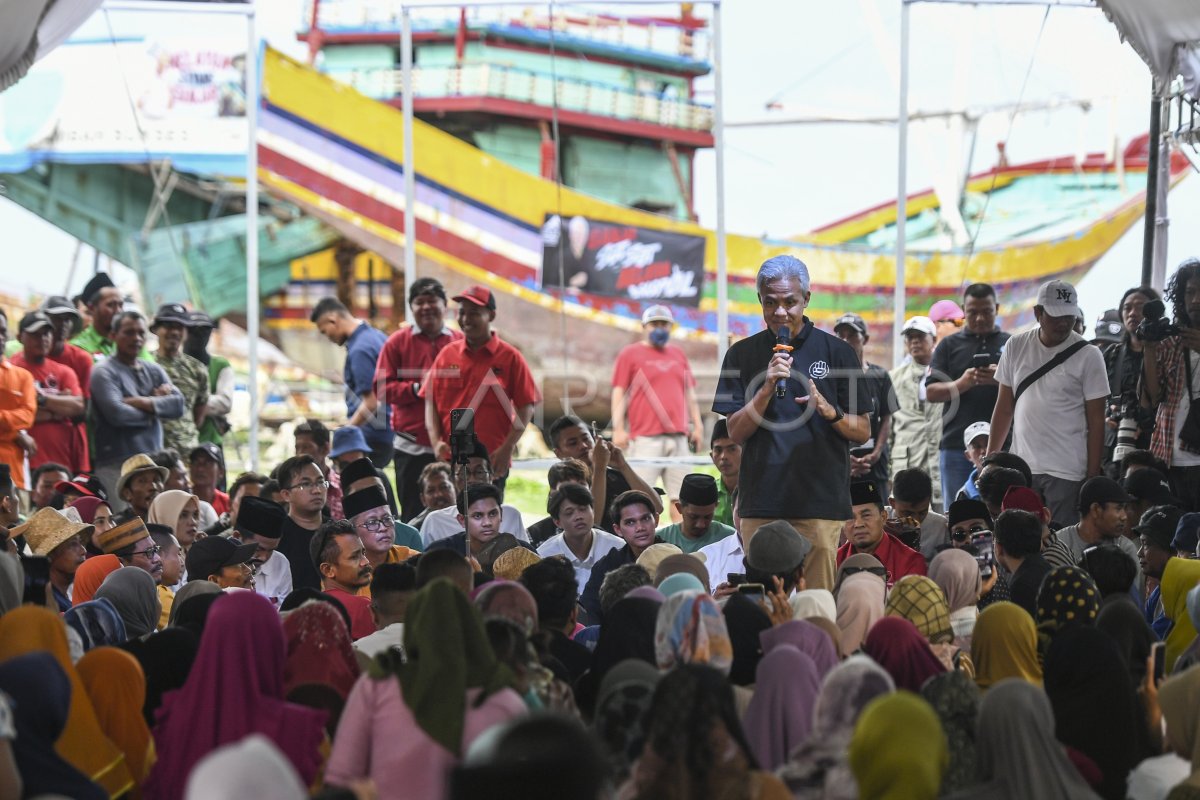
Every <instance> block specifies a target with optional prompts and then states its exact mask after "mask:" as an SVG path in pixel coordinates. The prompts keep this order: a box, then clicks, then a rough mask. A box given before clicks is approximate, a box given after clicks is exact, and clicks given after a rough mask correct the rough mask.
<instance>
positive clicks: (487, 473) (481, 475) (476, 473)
mask: <svg viewBox="0 0 1200 800" xmlns="http://www.w3.org/2000/svg"><path fill="white" fill-rule="evenodd" d="M458 474H459V475H465V476H466V477H468V478H473V479H475V480H479V481H488V480H491V478H492V471H491V470H490V469H488V468H487V467H480V468H479V469H464V470H460V471H459V473H458Z"/></svg>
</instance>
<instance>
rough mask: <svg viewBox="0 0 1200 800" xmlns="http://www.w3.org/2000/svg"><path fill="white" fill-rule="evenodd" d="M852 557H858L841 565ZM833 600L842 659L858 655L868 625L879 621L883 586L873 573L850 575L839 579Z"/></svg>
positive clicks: (885, 587) (884, 591)
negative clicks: (838, 587)
mask: <svg viewBox="0 0 1200 800" xmlns="http://www.w3.org/2000/svg"><path fill="white" fill-rule="evenodd" d="M854 558H858V556H850V558H848V559H846V561H845V562H843V563H842V566H845V565H846V563H848V562H849V561H850V560H851V559H854ZM836 597H837V626H838V630H840V631H841V632H842V656H843V657H846V656H851V655H854V654H855V653H857V652H858V648H859V647H861V646H862V643H863V640H864V639H866V638H867V631H869V630H871V626H872V625H874V624H875V623H876V622H878V621H879V620H880V619H882V618H883V604H884V601H885V600H886V597H887V584H885V583H884V580H883V578H881V577H879V576H878V575H876V574H874V573H871V572H858V573H854V574H852V575H848V576H846V577H845V578H844V579H843V580H842V585H841V588H840V589H839V590H838V592H837V594H836Z"/></svg>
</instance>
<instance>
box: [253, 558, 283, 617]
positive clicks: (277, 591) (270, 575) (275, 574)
mask: <svg viewBox="0 0 1200 800" xmlns="http://www.w3.org/2000/svg"><path fill="white" fill-rule="evenodd" d="M254 592H255V594H261V595H262V596H263V597H265V598H267V599H268V600H270V601H271V605H273V606H275V608H276V609H278V608H279V605H280V604H281V603H282V602H283V599H284V598H285V597H287V596H288V595H289V594H291V593H292V565H291V564H290V563H288V559H287V556H285V555H284V554H283V553H280V552H278V551H274V552H272V553H271V557H270V558H268V559H267V560H266V561H265V562H263V565H262V566H261V567H259V568H258V573H257V574H256V575H255V576H254Z"/></svg>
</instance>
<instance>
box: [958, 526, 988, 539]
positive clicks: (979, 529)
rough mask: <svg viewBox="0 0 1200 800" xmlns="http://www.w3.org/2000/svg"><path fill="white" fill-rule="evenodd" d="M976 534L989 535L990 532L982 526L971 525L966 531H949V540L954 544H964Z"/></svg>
mask: <svg viewBox="0 0 1200 800" xmlns="http://www.w3.org/2000/svg"><path fill="white" fill-rule="evenodd" d="M977 533H991V531H989V530H988V529H987V528H985V527H983V526H982V525H972V526H971V529H970V530H968V531H951V532H950V538H951V539H953V540H954V541H956V542H965V541H966V540H967V539H970V538H971V537H972V536H974V535H975V534H977Z"/></svg>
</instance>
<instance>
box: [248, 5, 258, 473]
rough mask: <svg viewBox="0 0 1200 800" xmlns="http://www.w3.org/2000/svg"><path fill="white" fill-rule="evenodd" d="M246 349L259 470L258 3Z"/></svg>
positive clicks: (253, 462)
mask: <svg viewBox="0 0 1200 800" xmlns="http://www.w3.org/2000/svg"><path fill="white" fill-rule="evenodd" d="M246 48H247V49H246V338H247V347H246V352H247V356H248V360H249V368H250V378H249V380H248V381H247V386H248V388H249V389H250V437H249V440H248V442H247V446H248V448H249V450H250V463H249V465H248V467H249V470H250V471H251V472H257V471H258V328H259V325H258V314H259V302H260V298H259V289H258V31H257V30H256V28H255V19H254V6H253V5H250V6H249V7H248V8H247V9H246Z"/></svg>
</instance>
